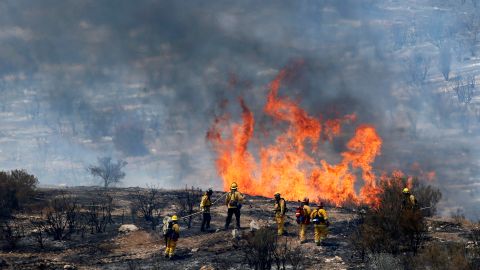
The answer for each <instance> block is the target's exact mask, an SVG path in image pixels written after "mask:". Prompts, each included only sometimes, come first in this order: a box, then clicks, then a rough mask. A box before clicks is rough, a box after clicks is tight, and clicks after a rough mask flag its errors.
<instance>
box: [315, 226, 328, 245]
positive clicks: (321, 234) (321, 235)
mask: <svg viewBox="0 0 480 270" xmlns="http://www.w3.org/2000/svg"><path fill="white" fill-rule="evenodd" d="M314 230H315V243H317V244H318V243H320V242H322V241H323V239H325V238H326V237H327V234H328V228H327V225H325V224H318V225H317V224H315V225H314Z"/></svg>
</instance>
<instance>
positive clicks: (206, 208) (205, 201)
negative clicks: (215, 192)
mask: <svg viewBox="0 0 480 270" xmlns="http://www.w3.org/2000/svg"><path fill="white" fill-rule="evenodd" d="M211 206H212V201H210V198H209V197H208V195H207V193H205V194H203V197H202V200H201V201H200V210H202V211H203V212H204V213H210V207H211Z"/></svg>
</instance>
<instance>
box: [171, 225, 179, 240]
mask: <svg viewBox="0 0 480 270" xmlns="http://www.w3.org/2000/svg"><path fill="white" fill-rule="evenodd" d="M179 237H180V225H178V223H175V224H173V225H172V234H170V235H169V238H170V239H171V240H173V241H177V240H178V238H179Z"/></svg>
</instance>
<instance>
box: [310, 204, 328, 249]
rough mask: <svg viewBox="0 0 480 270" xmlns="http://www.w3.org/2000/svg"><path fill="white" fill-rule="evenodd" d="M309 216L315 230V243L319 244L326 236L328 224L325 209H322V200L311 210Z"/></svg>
mask: <svg viewBox="0 0 480 270" xmlns="http://www.w3.org/2000/svg"><path fill="white" fill-rule="evenodd" d="M310 218H311V221H312V223H313V227H314V230H315V244H317V246H320V244H321V242H322V241H323V240H324V239H325V238H326V237H327V234H328V226H330V222H329V221H328V216H327V211H325V209H323V203H322V202H321V203H320V204H319V205H318V206H317V209H315V210H313V211H312V214H311V215H310Z"/></svg>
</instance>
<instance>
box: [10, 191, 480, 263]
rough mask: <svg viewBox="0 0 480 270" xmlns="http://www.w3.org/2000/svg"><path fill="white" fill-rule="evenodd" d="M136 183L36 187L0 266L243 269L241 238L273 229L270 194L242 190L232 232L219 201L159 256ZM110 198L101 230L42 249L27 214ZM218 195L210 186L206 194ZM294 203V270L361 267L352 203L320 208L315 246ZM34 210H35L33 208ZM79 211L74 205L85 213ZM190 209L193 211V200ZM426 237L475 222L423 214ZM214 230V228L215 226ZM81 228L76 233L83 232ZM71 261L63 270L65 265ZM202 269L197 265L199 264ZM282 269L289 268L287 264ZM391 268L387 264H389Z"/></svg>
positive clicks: (166, 205) (162, 196)
mask: <svg viewBox="0 0 480 270" xmlns="http://www.w3.org/2000/svg"><path fill="white" fill-rule="evenodd" d="M146 191H147V190H145V189H139V188H113V189H110V190H109V191H107V192H106V193H105V191H104V189H102V188H93V187H76V188H68V189H41V190H40V191H39V193H38V194H37V196H36V202H35V203H34V204H32V206H33V205H36V206H37V210H35V211H33V212H32V211H27V212H24V213H20V214H17V215H16V221H17V222H18V223H19V224H23V225H24V229H23V230H24V231H23V237H22V238H21V239H20V241H19V242H18V244H17V246H16V248H15V249H13V250H12V251H8V252H3V251H0V261H1V264H0V265H1V266H0V269H249V268H248V265H247V264H246V261H245V244H246V242H247V239H249V237H251V236H252V235H253V234H254V233H255V232H251V231H250V227H251V225H250V223H251V222H252V221H254V222H255V223H256V225H255V226H254V227H257V228H256V229H258V228H259V227H271V228H273V229H274V228H275V222H274V218H273V214H272V208H273V200H272V199H270V198H264V197H253V196H248V195H247V199H246V202H245V204H244V206H243V208H242V217H241V219H242V223H241V226H242V229H241V230H240V231H239V235H238V237H237V238H233V236H232V230H228V231H225V230H223V229H222V228H223V226H224V222H225V217H226V209H225V205H224V201H223V199H221V200H219V203H218V204H217V205H216V206H214V207H213V208H212V216H213V218H212V230H211V232H200V228H199V227H200V218H198V217H196V218H194V219H193V220H192V226H191V228H187V224H186V222H184V221H181V222H180V226H181V236H180V239H179V241H178V245H177V247H178V248H177V253H176V254H177V255H176V258H175V259H174V260H168V259H166V258H164V257H163V252H164V241H163V237H162V231H161V228H160V226H159V227H157V228H156V230H152V227H151V224H150V223H148V222H146V221H145V220H144V218H143V217H142V215H141V212H136V213H135V214H132V210H131V209H132V206H133V205H135V196H136V194H139V192H140V193H141V192H146ZM183 192H184V191H181V190H179V191H167V190H161V191H160V192H159V194H158V202H159V203H160V204H161V205H162V207H161V208H159V212H158V214H159V215H160V216H165V215H171V214H172V213H175V212H178V211H179V207H180V206H179V204H178V198H179V197H181V195H182V193H183ZM107 194H108V195H109V196H112V197H113V209H112V221H111V222H110V223H109V224H107V225H106V229H105V231H104V232H101V233H97V232H95V231H94V232H93V233H92V232H91V231H90V228H89V227H87V228H85V231H84V232H83V233H80V232H79V231H76V232H74V233H72V234H71V235H68V236H66V237H65V239H63V240H57V241H54V240H53V239H52V237H50V236H45V239H44V243H43V245H44V248H43V249H41V248H40V246H39V244H38V242H37V241H36V238H35V237H34V229H32V227H31V226H30V220H35V219H36V218H37V217H39V214H40V213H42V211H41V208H42V207H44V206H45V201H47V200H52V199H54V198H61V197H64V196H69V197H70V196H71V197H70V198H73V199H74V200H75V202H76V203H78V205H79V209H84V210H85V209H86V207H88V205H91V204H92V202H94V201H96V200H98V198H99V196H103V197H105V196H106V195H107ZM223 194H224V193H221V192H215V193H214V195H213V197H212V198H213V200H215V199H216V198H218V197H220V196H221V195H223ZM297 204H298V203H297V202H287V206H288V208H289V209H290V210H289V211H288V212H287V215H288V218H287V220H286V230H287V232H288V235H287V236H282V237H281V238H280V242H282V241H287V242H288V245H289V246H290V248H291V249H295V248H296V247H299V254H300V257H299V260H300V261H301V267H300V268H299V269H366V268H370V267H371V265H369V264H368V263H366V262H362V260H361V259H360V257H359V254H358V252H356V251H355V248H354V246H353V244H352V240H351V235H352V233H353V232H354V231H355V228H356V226H357V224H358V219H359V217H360V216H359V212H358V211H356V210H355V209H348V208H336V207H327V208H326V210H327V211H328V213H329V216H330V220H331V226H330V234H329V236H328V238H327V239H326V240H325V241H324V243H323V244H322V246H316V245H315V243H314V242H313V228H311V227H310V228H309V230H308V233H307V239H308V240H307V242H306V243H303V244H301V245H300V244H299V242H298V226H297V224H296V222H295V220H294V214H295V211H294V208H295V207H296V206H297ZM32 209H35V208H32ZM84 210H80V212H81V211H84ZM194 211H198V206H197V204H196V206H195V209H194ZM122 223H123V224H134V225H136V226H137V227H138V230H137V231H131V232H119V227H120V226H121V225H122ZM427 224H428V233H427V235H426V238H427V239H428V240H427V243H430V242H439V243H444V242H448V243H458V244H466V245H467V244H468V243H471V241H472V239H471V238H470V235H471V230H472V229H474V228H475V226H478V224H476V225H475V224H474V223H471V222H468V221H466V220H465V219H462V218H461V217H457V218H455V219H453V218H452V219H446V218H440V217H432V218H428V220H427ZM217 229H220V230H217ZM82 234H83V235H82ZM69 267H70V268H69ZM202 267H203V268H202ZM287 269H288V268H287ZM392 269H393V268H392Z"/></svg>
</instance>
